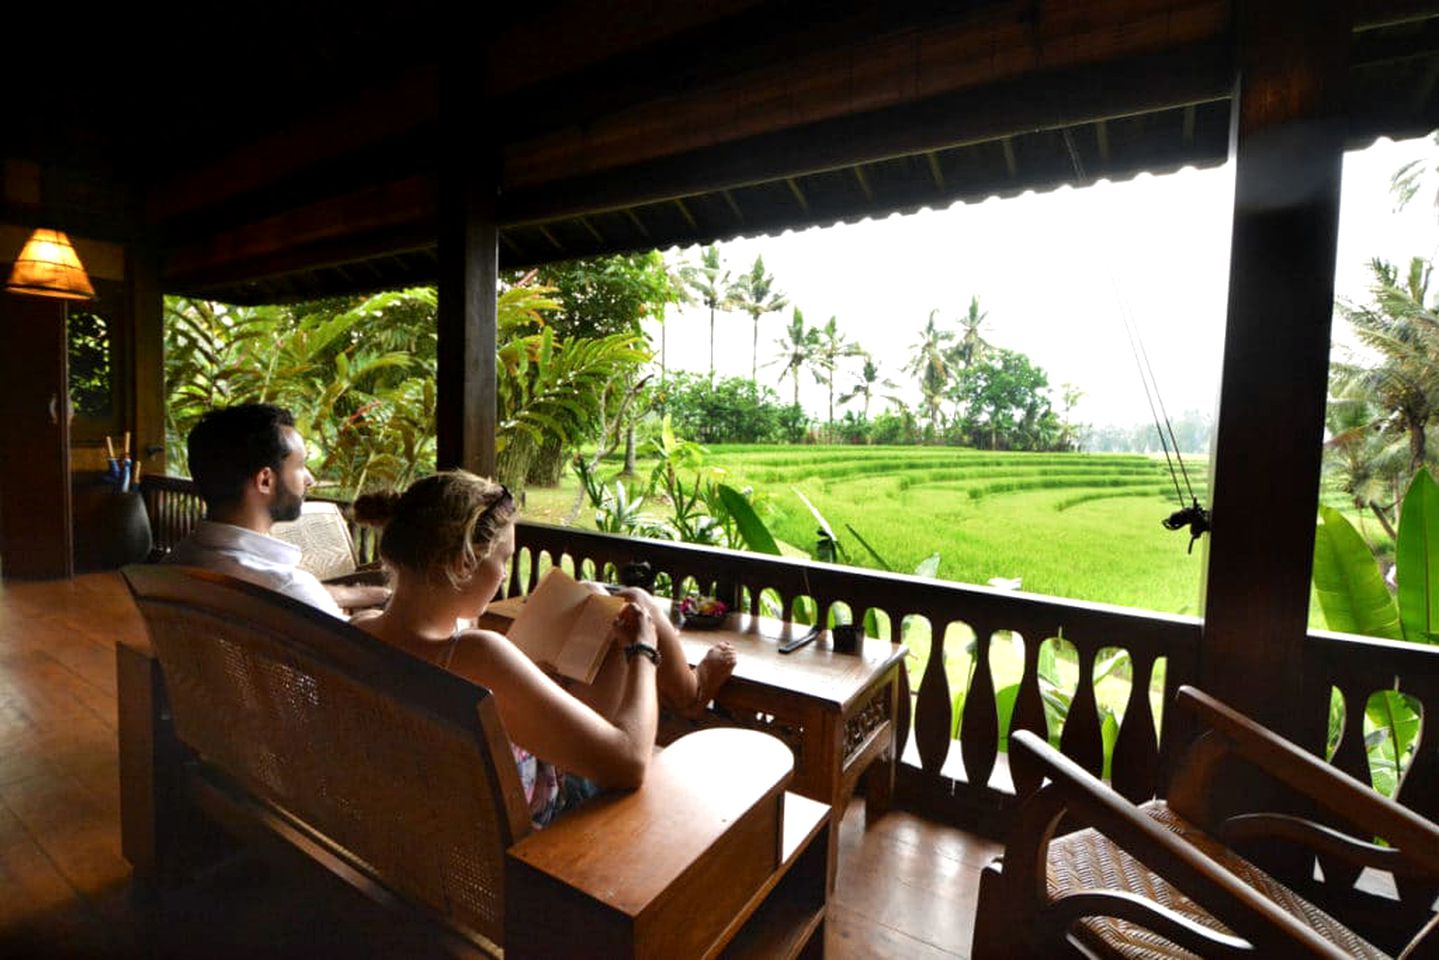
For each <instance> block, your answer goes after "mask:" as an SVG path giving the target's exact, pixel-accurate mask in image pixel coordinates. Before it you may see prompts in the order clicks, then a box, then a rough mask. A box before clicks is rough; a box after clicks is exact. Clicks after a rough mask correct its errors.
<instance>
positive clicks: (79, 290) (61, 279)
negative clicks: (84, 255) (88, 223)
mask: <svg viewBox="0 0 1439 960" xmlns="http://www.w3.org/2000/svg"><path fill="white" fill-rule="evenodd" d="M5 289H6V290H8V291H9V292H10V293H20V294H26V295H29V296H33V297H54V298H57V299H60V300H94V299H95V288H94V287H92V286H91V285H90V278H89V276H87V275H86V273H85V268H84V266H82V265H81V263H80V257H79V255H77V254H76V253H75V247H74V246H73V245H71V243H70V238H69V237H67V236H65V234H64V232H63V231H60V230H36V231H35V232H34V233H32V234H31V235H30V239H29V240H27V241H25V246H24V247H23V248H21V250H20V256H18V257H16V258H15V266H14V267H13V268H12V269H11V271H10V282H9V283H7V284H6V285H5Z"/></svg>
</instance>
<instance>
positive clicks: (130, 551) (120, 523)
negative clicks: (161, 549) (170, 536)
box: [96, 491, 154, 569]
mask: <svg viewBox="0 0 1439 960" xmlns="http://www.w3.org/2000/svg"><path fill="white" fill-rule="evenodd" d="M104 499H105V506H104V512H103V513H102V514H101V515H100V517H99V518H98V522H97V529H96V534H97V535H98V536H99V537H100V543H99V545H98V546H99V550H98V551H97V554H98V559H99V561H100V564H101V567H102V568H104V569H114V568H116V567H123V566H124V565H125V564H127V563H140V562H141V561H143V560H145V559H147V558H148V557H149V556H150V548H151V547H153V546H154V540H153V538H152V537H151V534H150V515H149V513H148V512H147V511H146V510H145V498H144V496H143V495H142V494H140V492H139V491H130V492H127V493H118V494H116V495H115V496H113V497H106V498H104Z"/></svg>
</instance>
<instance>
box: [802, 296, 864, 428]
mask: <svg viewBox="0 0 1439 960" xmlns="http://www.w3.org/2000/svg"><path fill="white" fill-rule="evenodd" d="M814 333H815V336H816V338H817V339H816V346H815V367H816V369H815V372H814V375H815V379H817V380H818V381H819V382H820V383H822V384H824V385H825V386H826V387H827V388H828V389H829V420H828V425H829V429H830V431H831V432H833V430H834V378H835V376H836V375H837V374H838V373H839V362H840V360H842V359H844V358H845V357H858V356H862V355H863V354H864V351H863V350H861V349H860V348H859V345H858V344H855V343H851V342H850V341H849V338H848V337H846V336H845V335H844V334H842V333H840V332H839V328H838V326H836V321H835V318H834V317H830V318H829V322H828V323H826V324H825V325H824V326H823V327H820V328H819V329H817V330H815V331H814Z"/></svg>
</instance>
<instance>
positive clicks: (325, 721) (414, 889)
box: [126, 566, 528, 943]
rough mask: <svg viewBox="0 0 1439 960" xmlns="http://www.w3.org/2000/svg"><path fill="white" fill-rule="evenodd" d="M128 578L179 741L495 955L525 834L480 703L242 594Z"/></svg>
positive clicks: (384, 651)
mask: <svg viewBox="0 0 1439 960" xmlns="http://www.w3.org/2000/svg"><path fill="white" fill-rule="evenodd" d="M126 576H127V579H128V580H129V582H130V584H131V589H132V590H133V591H134V593H135V597H136V602H137V603H138V604H139V606H140V610H141V612H142V614H143V615H144V617H145V620H146V623H147V624H148V626H149V629H150V634H151V639H152V641H153V643H154V646H155V649H156V652H157V655H158V657H159V659H160V663H161V668H162V671H163V673H164V678H165V686H166V691H167V694H168V696H169V699H170V704H171V710H172V713H173V718H174V725H175V731H176V734H177V735H178V736H179V738H180V739H181V740H182V741H183V742H184V743H185V744H187V745H188V746H189V747H190V748H192V749H193V750H194V751H195V752H196V754H197V755H198V756H199V757H200V758H202V760H203V761H204V762H205V763H206V764H208V765H209V766H211V767H212V768H214V769H216V770H218V771H220V772H221V773H222V774H223V775H224V776H226V777H227V778H229V779H230V780H232V781H233V782H235V783H237V784H239V785H240V786H241V787H242V788H243V789H244V790H246V791H248V792H249V793H250V794H251V795H252V796H253V797H255V798H258V799H260V800H261V801H263V802H265V803H267V804H270V805H273V806H274V807H277V808H279V809H280V810H282V811H284V812H285V813H286V814H288V815H289V816H291V817H293V818H295V819H298V820H299V821H301V822H302V823H303V824H305V825H306V826H307V827H309V828H310V829H312V830H314V831H315V832H318V833H319V834H322V835H323V836H324V837H325V838H327V839H328V840H330V841H331V842H333V843H334V844H336V845H338V846H339V847H341V848H343V849H344V850H345V851H347V852H348V853H349V854H350V855H351V856H352V857H354V858H356V859H358V860H359V861H361V862H362V863H363V864H364V865H366V866H367V867H368V869H369V871H370V872H371V873H372V876H373V877H374V878H376V879H379V880H380V881H381V882H382V883H384V884H385V885H386V886H388V887H389V888H390V889H391V890H393V891H394V892H396V893H398V894H400V895H401V896H402V897H404V898H406V899H409V900H411V901H414V902H416V903H417V904H418V905H420V906H422V907H424V908H428V910H429V911H432V912H434V913H437V914H438V915H439V916H441V917H442V918H445V919H446V920H448V921H449V922H451V923H452V924H454V925H455V926H457V927H459V928H461V929H464V930H470V931H474V932H477V933H479V934H481V935H483V936H484V937H486V938H488V939H490V940H492V941H494V942H496V943H498V942H500V940H501V928H502V924H503V920H504V907H503V878H504V857H505V850H506V848H507V847H508V846H509V845H510V844H511V843H512V842H513V841H514V840H516V839H518V836H519V835H522V834H523V833H524V832H525V831H526V830H527V828H528V826H527V819H526V817H525V814H524V808H523V802H522V798H521V794H520V786H519V781H518V776H517V774H516V772H515V766H514V761H513V758H512V757H511V754H510V749H509V745H508V742H507V741H506V740H505V738H504V734H503V730H502V728H501V725H500V723H499V720H498V717H497V714H496V713H495V710H494V704H493V701H491V700H490V698H489V695H488V693H487V692H486V691H485V690H483V689H482V688H479V687H476V686H474V685H472V684H470V683H467V682H465V681H463V680H461V679H459V678H457V677H454V676H452V675H450V674H448V673H445V672H444V671H442V670H439V669H438V668H435V667H432V666H430V665H429V664H425V663H421V662H420V661H418V660H415V659H414V658H412V657H409V656H408V655H405V654H403V653H401V652H400V651H397V650H394V649H392V648H389V647H386V646H385V645H384V644H382V643H380V642H378V641H376V640H375V639H374V638H372V637H370V636H368V635H367V634H365V633H363V632H361V631H359V630H357V629H355V628H354V627H351V626H350V625H349V624H346V623H342V622H340V621H338V620H335V619H333V618H331V617H329V616H327V615H326V614H323V613H319V612H318V611H314V610H311V609H310V608H308V607H305V606H304V605H303V604H299V603H296V602H294V601H291V600H289V599H288V598H285V597H281V596H279V595H277V594H273V593H270V592H269V591H266V590H262V589H260V588H257V587H252V586H251V585H249V584H244V583H240V582H238V581H234V580H230V579H228V578H225V577H221V576H218V575H214V574H209V573H207V572H197V571H185V570H181V569H179V568H173V567H158V566H149V567H131V568H128V569H127V570H126Z"/></svg>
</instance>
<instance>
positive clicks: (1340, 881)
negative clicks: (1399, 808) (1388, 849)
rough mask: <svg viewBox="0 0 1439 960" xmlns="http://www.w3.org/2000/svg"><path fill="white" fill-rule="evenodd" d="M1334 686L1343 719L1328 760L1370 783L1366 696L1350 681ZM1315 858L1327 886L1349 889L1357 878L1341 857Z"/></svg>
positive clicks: (1357, 875) (1357, 871)
mask: <svg viewBox="0 0 1439 960" xmlns="http://www.w3.org/2000/svg"><path fill="white" fill-rule="evenodd" d="M1337 689H1338V690H1339V693H1340V696H1341V698H1342V699H1343V701H1344V723H1343V726H1342V727H1341V728H1340V733H1339V746H1338V747H1336V748H1335V750H1334V758H1333V760H1332V761H1331V762H1332V763H1333V764H1334V766H1335V767H1337V768H1339V769H1340V770H1342V771H1344V772H1345V773H1347V774H1349V775H1350V776H1351V777H1353V778H1354V779H1356V780H1358V781H1359V782H1360V783H1364V784H1371V785H1372V784H1373V782H1374V780H1373V777H1372V776H1371V774H1370V772H1369V754H1368V752H1367V751H1366V750H1365V749H1364V709H1365V707H1366V706H1367V702H1368V701H1367V697H1366V695H1365V694H1364V693H1362V692H1360V691H1359V690H1356V689H1354V687H1353V686H1352V685H1349V686H1340V687H1338V688H1337ZM1331 695H1332V694H1331ZM1324 709H1325V715H1326V716H1327V715H1328V710H1329V704H1327V703H1326V704H1325V705H1324ZM1326 729H1327V726H1326ZM1360 839H1364V840H1368V839H1369V838H1368V837H1361V838H1360ZM1317 859H1318V860H1319V865H1320V867H1321V868H1322V869H1323V871H1324V883H1325V885H1326V886H1328V887H1331V888H1334V889H1337V890H1348V889H1349V888H1350V887H1352V886H1353V885H1354V881H1355V880H1357V879H1359V873H1360V871H1359V870H1358V869H1356V868H1354V867H1351V866H1349V865H1348V864H1346V863H1344V862H1343V861H1342V860H1334V859H1330V858H1326V857H1323V856H1320V857H1318V858H1317Z"/></svg>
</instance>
